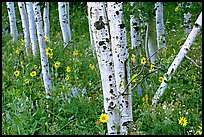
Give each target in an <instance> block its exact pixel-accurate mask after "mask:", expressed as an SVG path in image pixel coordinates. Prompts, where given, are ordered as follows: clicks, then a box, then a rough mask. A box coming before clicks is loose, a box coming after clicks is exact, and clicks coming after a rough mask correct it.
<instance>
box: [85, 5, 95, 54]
mask: <svg viewBox="0 0 204 137" xmlns="http://www.w3.org/2000/svg"><path fill="white" fill-rule="evenodd" d="M91 10H92V8H91V7H90V6H88V16H87V18H88V22H89V34H90V41H91V45H92V48H93V56H95V54H96V47H95V45H94V40H93V30H92V26H91V25H92V23H91V21H92V18H91V16H90V15H91V14H90V13H91V12H92V11H91Z"/></svg>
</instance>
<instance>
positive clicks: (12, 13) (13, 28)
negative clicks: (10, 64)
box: [6, 2, 18, 42]
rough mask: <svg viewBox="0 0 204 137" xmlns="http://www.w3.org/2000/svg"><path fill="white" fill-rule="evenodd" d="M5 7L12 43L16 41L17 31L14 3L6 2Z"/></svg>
mask: <svg viewBox="0 0 204 137" xmlns="http://www.w3.org/2000/svg"><path fill="white" fill-rule="evenodd" d="M6 5H7V11H8V16H9V23H10V33H11V37H12V40H13V42H16V41H17V40H18V30H17V27H16V14H15V9H14V2H6Z"/></svg>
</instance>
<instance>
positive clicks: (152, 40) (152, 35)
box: [148, 18, 158, 64]
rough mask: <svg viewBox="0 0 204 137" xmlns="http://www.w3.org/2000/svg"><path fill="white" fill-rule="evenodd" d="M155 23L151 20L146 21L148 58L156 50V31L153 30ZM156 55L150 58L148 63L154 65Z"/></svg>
mask: <svg viewBox="0 0 204 137" xmlns="http://www.w3.org/2000/svg"><path fill="white" fill-rule="evenodd" d="M155 26H156V24H155V21H154V20H153V18H151V19H148V50H149V57H150V56H152V55H153V54H154V53H155V52H156V51H157V49H158V47H157V43H156V29H155ZM156 57H157V54H155V55H153V56H152V57H151V58H150V63H151V64H154V63H155V61H156Z"/></svg>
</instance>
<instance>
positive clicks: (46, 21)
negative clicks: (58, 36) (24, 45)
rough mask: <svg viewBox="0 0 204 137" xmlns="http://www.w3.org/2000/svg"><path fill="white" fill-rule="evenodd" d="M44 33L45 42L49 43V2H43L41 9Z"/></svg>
mask: <svg viewBox="0 0 204 137" xmlns="http://www.w3.org/2000/svg"><path fill="white" fill-rule="evenodd" d="M43 10H44V11H43V21H44V32H45V37H46V39H45V40H46V42H48V43H50V19H49V2H45V7H44V9H43Z"/></svg>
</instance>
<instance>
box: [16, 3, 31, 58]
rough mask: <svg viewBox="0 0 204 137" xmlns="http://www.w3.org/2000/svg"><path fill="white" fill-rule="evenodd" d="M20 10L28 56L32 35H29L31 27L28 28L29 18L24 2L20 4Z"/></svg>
mask: <svg viewBox="0 0 204 137" xmlns="http://www.w3.org/2000/svg"><path fill="white" fill-rule="evenodd" d="M18 8H19V11H20V15H21V20H22V28H23V35H24V41H25V48H26V55H27V56H28V52H29V49H30V33H29V27H28V25H29V24H28V17H27V13H26V9H25V3H24V2H18Z"/></svg>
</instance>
